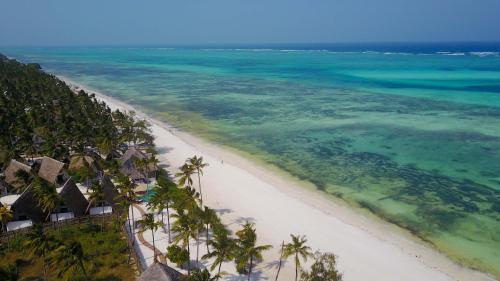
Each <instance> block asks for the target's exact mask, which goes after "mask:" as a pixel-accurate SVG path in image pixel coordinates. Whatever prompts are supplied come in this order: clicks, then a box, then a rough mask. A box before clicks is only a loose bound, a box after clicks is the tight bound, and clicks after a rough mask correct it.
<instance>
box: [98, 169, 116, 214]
mask: <svg viewBox="0 0 500 281" xmlns="http://www.w3.org/2000/svg"><path fill="white" fill-rule="evenodd" d="M101 184H102V189H103V192H104V200H105V201H106V202H107V203H108V204H109V205H111V206H112V207H115V205H116V203H117V202H118V198H117V197H118V191H117V190H116V187H115V185H114V184H113V182H112V181H111V178H110V177H109V176H103V177H102V180H101Z"/></svg>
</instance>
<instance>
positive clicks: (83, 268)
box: [80, 260, 89, 281]
mask: <svg viewBox="0 0 500 281" xmlns="http://www.w3.org/2000/svg"><path fill="white" fill-rule="evenodd" d="M80 267H81V268H82V272H83V276H84V277H85V281H88V280H89V278H88V277H87V272H86V271H85V266H84V265H83V261H82V260H80Z"/></svg>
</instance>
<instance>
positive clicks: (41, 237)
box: [24, 224, 55, 280]
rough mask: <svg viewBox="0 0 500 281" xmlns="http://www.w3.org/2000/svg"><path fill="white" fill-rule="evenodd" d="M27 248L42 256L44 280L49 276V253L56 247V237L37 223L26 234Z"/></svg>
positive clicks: (35, 254) (33, 253)
mask: <svg viewBox="0 0 500 281" xmlns="http://www.w3.org/2000/svg"><path fill="white" fill-rule="evenodd" d="M26 238H27V240H26V241H25V244H24V245H25V246H26V248H28V249H30V250H31V254H32V255H34V256H38V257H40V258H42V261H43V276H44V280H49V279H48V277H47V266H48V254H49V252H50V251H51V250H52V249H53V248H54V242H55V240H54V238H53V237H52V236H50V235H48V234H47V233H45V232H44V231H43V226H42V225H41V224H35V225H34V226H33V228H32V229H31V230H30V232H28V234H27V235H26Z"/></svg>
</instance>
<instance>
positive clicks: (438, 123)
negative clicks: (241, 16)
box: [0, 48, 500, 277]
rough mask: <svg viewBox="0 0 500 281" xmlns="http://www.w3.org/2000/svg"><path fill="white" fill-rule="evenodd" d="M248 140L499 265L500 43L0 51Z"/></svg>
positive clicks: (462, 254) (184, 121)
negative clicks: (483, 49)
mask: <svg viewBox="0 0 500 281" xmlns="http://www.w3.org/2000/svg"><path fill="white" fill-rule="evenodd" d="M0 51H2V52H4V53H5V54H7V55H10V56H13V57H15V58H18V59H20V60H22V61H25V62H38V63H40V64H41V65H42V67H43V68H44V69H46V70H48V71H51V72H53V73H56V74H60V75H64V76H66V77H68V78H70V79H72V80H74V81H77V82H80V83H82V84H86V85H88V86H91V87H93V88H96V89H99V90H102V91H103V92H105V93H107V94H110V95H112V96H113V97H115V98H118V99H121V100H123V101H125V102H128V103H131V104H134V105H137V106H140V107H141V108H143V109H144V110H146V111H148V112H149V113H152V114H154V115H156V116H157V117H159V118H161V119H164V120H166V121H168V122H170V123H173V124H176V125H178V126H180V127H182V128H184V129H187V130H190V131H192V132H195V133H197V134H199V135H201V136H203V137H206V138H208V139H210V140H211V141H214V142H217V143H221V144H224V145H228V146H231V147H233V148H236V149H239V150H242V151H244V152H247V153H250V154H252V155H253V156H255V157H256V158H258V159H260V160H263V161H265V162H267V163H270V164H273V165H276V166H277V167H279V168H281V169H283V170H284V171H287V172H288V173H290V174H292V175H294V176H296V177H297V178H300V179H302V180H306V181H309V182H311V183H313V184H314V185H315V186H316V187H317V188H318V189H321V190H323V191H325V193H329V194H332V195H335V196H338V197H340V198H343V199H345V200H346V201H348V202H350V203H352V204H354V205H357V206H361V207H363V208H367V209H369V210H370V211H372V212H374V213H375V214H377V215H379V216H380V217H382V218H384V219H386V220H388V221H390V222H393V223H395V224H398V225H400V226H402V227H404V228H406V229H409V230H410V231H411V232H413V233H414V234H415V235H418V236H419V237H421V238H423V239H426V240H428V241H430V242H431V243H433V244H434V245H436V247H438V248H439V249H440V250H442V251H444V252H446V253H447V254H448V255H450V256H451V257H453V258H455V259H457V260H460V261H462V262H464V263H467V264H469V265H471V266H474V267H477V268H480V269H482V270H486V271H489V272H492V273H493V274H495V275H496V276H497V277H498V276H500V251H499V250H498V249H500V235H499V233H500V56H499V55H498V53H482V54H478V53H474V54H471V53H464V54H462V53H446V54H445V53H440V54H437V53H427V54H422V53H419V52H414V53H387V52H385V53H384V52H326V51H321V52H320V51H278V50H227V49H226V50H222V49H219V50H214V49H171V48H50V49H48V48H37V49H5V50H0Z"/></svg>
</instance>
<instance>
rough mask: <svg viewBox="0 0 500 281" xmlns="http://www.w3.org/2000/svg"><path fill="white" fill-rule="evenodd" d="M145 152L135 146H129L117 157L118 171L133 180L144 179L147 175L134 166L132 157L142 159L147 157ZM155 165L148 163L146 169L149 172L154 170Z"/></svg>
mask: <svg viewBox="0 0 500 281" xmlns="http://www.w3.org/2000/svg"><path fill="white" fill-rule="evenodd" d="M149 156H150V155H148V154H147V153H144V152H142V151H140V150H138V149H136V148H129V149H128V150H127V151H126V152H125V153H124V154H123V155H122V157H120V158H119V159H118V163H120V165H121V167H120V172H121V173H122V174H124V175H126V176H128V177H130V178H131V179H133V180H138V179H144V178H146V177H147V176H148V175H146V174H145V173H143V172H141V171H140V170H139V169H137V168H136V167H135V164H134V159H135V158H137V159H144V158H147V157H149ZM155 168H156V167H155V166H154V165H153V164H149V165H148V170H149V171H150V172H153V171H155Z"/></svg>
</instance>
